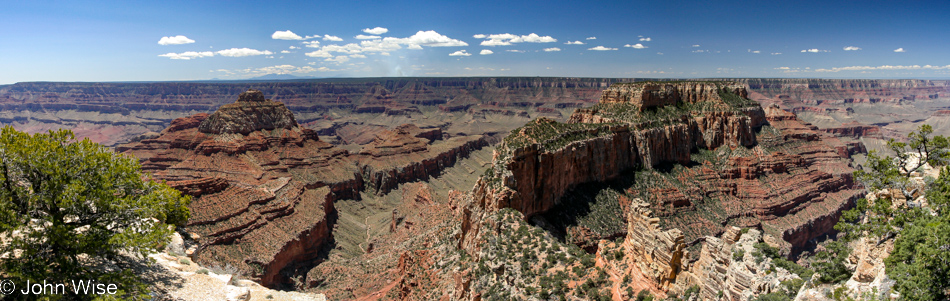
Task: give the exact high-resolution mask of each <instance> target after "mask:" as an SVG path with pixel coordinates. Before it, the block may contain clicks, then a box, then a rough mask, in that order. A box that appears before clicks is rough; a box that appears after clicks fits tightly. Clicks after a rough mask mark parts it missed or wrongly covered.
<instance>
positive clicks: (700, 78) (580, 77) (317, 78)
mask: <svg viewBox="0 0 950 301" xmlns="http://www.w3.org/2000/svg"><path fill="white" fill-rule="evenodd" d="M387 78H394V79H395V78H433V79H438V78H578V79H627V78H629V79H638V80H659V81H675V80H710V79H711V80H730V79H777V80H783V79H816V80H931V81H948V82H950V77H933V78H928V77H918V78H911V77H909V78H860V77H601V76H530V75H506V76H481V75H473V76H361V77H301V78H291V79H254V78H244V79H217V78H211V79H195V80H138V81H44V80H39V81H23V82H15V83H8V84H0V86H10V85H15V84H26V83H88V84H95V83H129V84H135V83H143V84H144V83H176V82H181V83H189V82H294V81H313V80H317V81H319V80H334V79H387Z"/></svg>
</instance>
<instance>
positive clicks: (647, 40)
mask: <svg viewBox="0 0 950 301" xmlns="http://www.w3.org/2000/svg"><path fill="white" fill-rule="evenodd" d="M651 40H653V39H651V38H649V37H646V38H640V42H649V41H651Z"/></svg>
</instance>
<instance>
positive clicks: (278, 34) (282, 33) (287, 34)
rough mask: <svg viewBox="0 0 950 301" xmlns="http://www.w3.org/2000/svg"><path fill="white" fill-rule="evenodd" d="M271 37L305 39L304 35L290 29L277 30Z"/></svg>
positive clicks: (276, 38)
mask: <svg viewBox="0 0 950 301" xmlns="http://www.w3.org/2000/svg"><path fill="white" fill-rule="evenodd" d="M270 38H271V39H274V40H303V37H301V36H298V35H297V34H296V33H293V32H292V31H290V30H285V31H275V32H274V34H272V35H270Z"/></svg>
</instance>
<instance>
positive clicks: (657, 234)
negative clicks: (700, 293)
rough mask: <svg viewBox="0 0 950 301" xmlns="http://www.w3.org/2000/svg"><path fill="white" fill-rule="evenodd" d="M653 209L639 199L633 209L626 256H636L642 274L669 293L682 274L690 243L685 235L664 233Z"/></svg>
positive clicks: (631, 210)
mask: <svg viewBox="0 0 950 301" xmlns="http://www.w3.org/2000/svg"><path fill="white" fill-rule="evenodd" d="M649 206H650V204H648V203H644V202H643V201H641V200H640V199H635V200H634V201H633V203H632V204H631V205H630V209H629V210H630V211H629V213H628V214H627V237H626V239H625V240H624V246H625V247H626V250H627V252H625V253H626V254H629V255H628V256H632V259H633V262H635V263H636V264H637V266H638V267H639V269H640V272H641V273H643V274H644V275H645V276H647V277H648V278H649V279H650V280H651V281H653V282H654V283H656V284H658V285H659V286H660V287H661V288H663V289H668V288H669V287H670V285H672V284H673V283H674V282H676V277H677V276H678V275H679V273H680V272H681V265H682V263H683V249H684V248H685V247H686V243H685V242H684V239H683V231H680V230H678V229H669V230H663V229H662V228H661V227H660V225H659V224H660V219H659V218H656V217H653V216H652V212H651V211H650V209H649Z"/></svg>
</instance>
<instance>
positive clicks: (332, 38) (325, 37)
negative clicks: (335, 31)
mask: <svg viewBox="0 0 950 301" xmlns="http://www.w3.org/2000/svg"><path fill="white" fill-rule="evenodd" d="M323 40H324V41H334V42H339V41H343V39H341V38H340V37H338V36H331V35H328V34H325V35H323Z"/></svg>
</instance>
